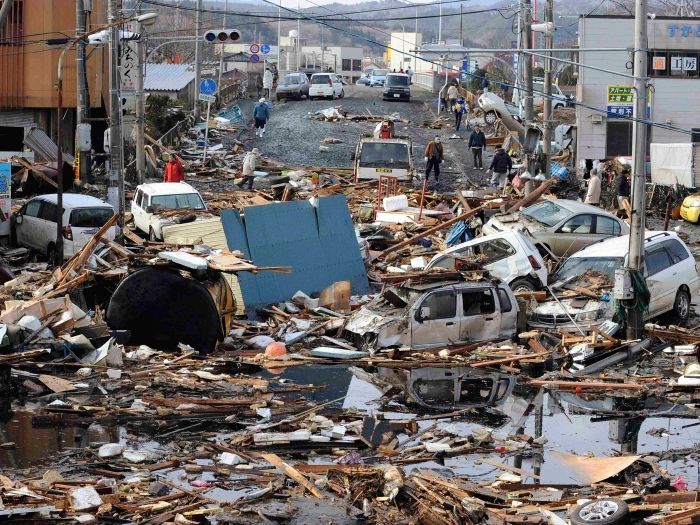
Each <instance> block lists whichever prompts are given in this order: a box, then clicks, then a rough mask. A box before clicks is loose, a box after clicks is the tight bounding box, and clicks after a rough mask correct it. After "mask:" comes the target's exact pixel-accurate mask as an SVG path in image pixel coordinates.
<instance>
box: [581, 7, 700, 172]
mask: <svg viewBox="0 0 700 525" xmlns="http://www.w3.org/2000/svg"><path fill="white" fill-rule="evenodd" d="M648 35H649V69H648V71H647V74H648V76H649V77H650V80H651V85H652V87H651V89H650V90H649V93H648V95H649V104H648V109H647V115H648V117H649V118H650V119H651V120H652V121H653V122H657V123H660V124H662V125H663V127H657V126H650V128H649V139H648V141H649V143H652V142H654V143H682V142H691V141H692V142H700V64H698V62H699V61H700V18H674V17H665V16H656V17H653V18H652V17H650V18H649V20H648ZM579 47H580V49H581V51H580V52H579V61H580V62H581V63H582V64H585V65H587V66H594V67H596V68H599V69H590V68H588V67H580V68H579V71H578V86H577V93H576V99H577V102H579V103H580V104H578V105H577V109H576V123H577V127H578V139H577V141H578V143H577V158H578V161H579V165H581V164H583V162H585V160H602V159H608V158H612V157H617V156H629V155H631V154H632V127H633V122H632V120H631V119H630V118H628V117H631V116H632V106H633V99H634V91H633V90H632V85H633V81H632V78H630V77H631V75H632V54H631V51H630V50H631V49H633V48H634V18H633V17H631V16H607V15H605V16H604V15H601V16H594V15H592V16H586V17H581V18H580V19H579ZM594 48H608V49H610V48H613V49H614V48H619V49H621V50H620V51H593V50H591V51H586V49H594ZM600 69H603V70H607V71H609V72H605V71H601V70H600ZM614 73H621V75H616V74H614Z"/></svg>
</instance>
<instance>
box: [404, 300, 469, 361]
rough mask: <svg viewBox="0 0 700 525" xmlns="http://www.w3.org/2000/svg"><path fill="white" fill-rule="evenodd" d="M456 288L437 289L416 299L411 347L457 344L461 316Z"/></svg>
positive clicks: (412, 319)
mask: <svg viewBox="0 0 700 525" xmlns="http://www.w3.org/2000/svg"><path fill="white" fill-rule="evenodd" d="M457 308H458V307H457V294H456V293H455V291H454V289H452V288H450V289H447V290H444V289H443V290H436V291H434V292H430V293H428V294H427V295H426V296H424V297H422V298H421V299H419V300H418V301H416V307H415V308H414V309H413V310H412V312H411V319H410V323H411V347H412V348H428V347H432V346H442V345H450V344H457V343H458V342H459V330H460V324H459V318H458V314H457Z"/></svg>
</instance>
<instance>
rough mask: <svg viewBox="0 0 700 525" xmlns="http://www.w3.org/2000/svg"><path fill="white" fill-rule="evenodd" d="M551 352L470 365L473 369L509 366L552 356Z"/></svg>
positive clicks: (515, 356)
mask: <svg viewBox="0 0 700 525" xmlns="http://www.w3.org/2000/svg"><path fill="white" fill-rule="evenodd" d="M550 354H551V352H549V351H546V352H541V353H538V354H525V355H514V356H511V357H502V358H500V359H491V360H490V361H481V362H478V363H473V364H470V365H469V366H471V367H472V368H484V367H486V366H494V365H502V364H507V363H513V362H515V361H525V360H527V359H534V358H537V357H545V356H548V355H550Z"/></svg>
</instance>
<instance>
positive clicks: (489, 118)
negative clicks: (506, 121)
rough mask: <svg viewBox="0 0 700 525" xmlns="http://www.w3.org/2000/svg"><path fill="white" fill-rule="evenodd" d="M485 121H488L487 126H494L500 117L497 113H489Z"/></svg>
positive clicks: (485, 116)
mask: <svg viewBox="0 0 700 525" xmlns="http://www.w3.org/2000/svg"><path fill="white" fill-rule="evenodd" d="M484 120H485V121H486V123H487V124H489V125H491V126H492V125H494V124H495V123H496V121H497V120H498V115H497V114H496V112H495V111H489V112H488V113H486V115H484Z"/></svg>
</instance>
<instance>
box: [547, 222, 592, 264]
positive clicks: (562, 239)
mask: <svg viewBox="0 0 700 525" xmlns="http://www.w3.org/2000/svg"><path fill="white" fill-rule="evenodd" d="M594 228H595V226H594V217H593V215H591V214H589V213H582V214H579V215H574V216H573V217H570V218H569V219H567V220H566V221H565V222H564V224H562V225H561V226H560V227H559V229H558V230H557V231H556V235H555V236H554V239H553V243H552V244H553V245H554V246H553V247H552V249H553V251H554V253H555V255H558V256H560V257H561V256H563V255H571V254H572V253H575V252H577V251H579V250H580V249H581V248H584V247H586V246H588V245H589V244H593V243H594V242H595V241H596V236H595V229H594Z"/></svg>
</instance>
